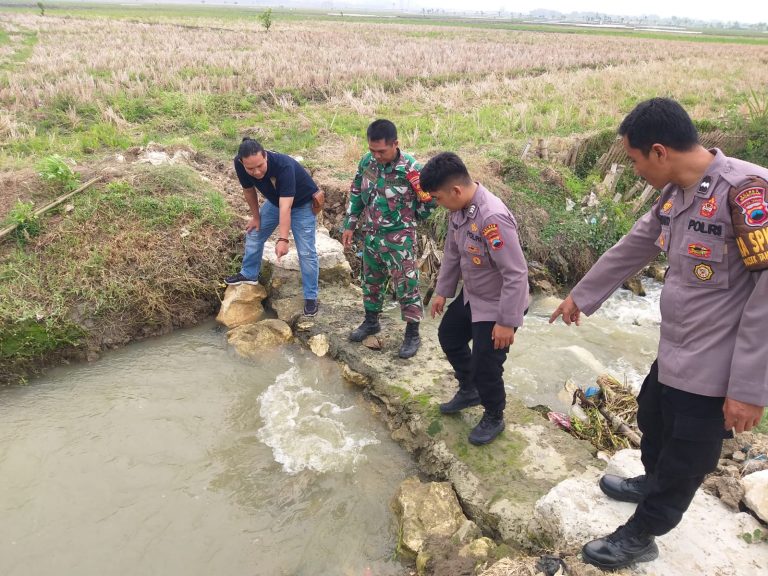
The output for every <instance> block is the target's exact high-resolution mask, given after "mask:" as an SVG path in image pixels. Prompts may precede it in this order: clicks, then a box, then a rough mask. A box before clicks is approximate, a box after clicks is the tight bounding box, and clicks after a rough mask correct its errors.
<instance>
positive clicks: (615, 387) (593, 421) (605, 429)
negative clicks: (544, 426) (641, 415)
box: [547, 375, 641, 454]
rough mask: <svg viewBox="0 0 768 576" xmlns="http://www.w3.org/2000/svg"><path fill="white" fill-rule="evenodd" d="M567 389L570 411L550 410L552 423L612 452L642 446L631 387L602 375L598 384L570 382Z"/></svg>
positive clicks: (566, 385) (635, 404) (549, 417)
mask: <svg viewBox="0 0 768 576" xmlns="http://www.w3.org/2000/svg"><path fill="white" fill-rule="evenodd" d="M565 389H566V391H567V392H568V393H569V395H570V396H571V397H572V398H573V402H572V405H571V410H570V414H564V413H562V412H548V413H547V418H548V419H549V420H550V422H554V423H555V424H557V425H558V426H560V427H561V428H563V429H564V430H566V431H567V432H569V433H570V434H571V435H572V436H574V437H576V438H579V439H581V440H589V441H590V442H591V443H592V445H593V446H594V447H595V448H597V449H598V450H600V451H603V452H607V453H609V454H612V453H614V452H617V451H618V450H622V449H624V448H637V447H639V446H640V438H641V434H640V431H639V430H638V429H637V400H636V399H635V395H634V394H633V393H632V391H631V390H630V389H629V387H628V386H625V385H624V384H622V383H621V382H619V381H618V380H616V379H615V378H613V377H612V376H608V375H602V376H600V377H599V378H598V379H597V383H596V385H594V386H589V387H588V388H586V389H582V388H580V387H579V386H577V385H576V384H575V383H573V382H571V381H569V382H567V383H566V384H565Z"/></svg>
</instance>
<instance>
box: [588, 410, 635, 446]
mask: <svg viewBox="0 0 768 576" xmlns="http://www.w3.org/2000/svg"><path fill="white" fill-rule="evenodd" d="M597 409H598V410H599V411H600V414H602V415H603V418H605V419H606V420H608V422H610V423H611V426H613V429H614V431H616V432H619V433H620V434H623V435H624V436H626V437H627V439H629V441H630V442H632V444H634V445H635V446H640V436H638V434H637V432H635V431H634V430H632V428H630V427H629V426H627V425H626V424H625V422H624V420H622V419H621V418H619V417H618V416H616V414H614V413H613V412H611V411H610V410H608V409H607V408H605V407H604V406H598V407H597Z"/></svg>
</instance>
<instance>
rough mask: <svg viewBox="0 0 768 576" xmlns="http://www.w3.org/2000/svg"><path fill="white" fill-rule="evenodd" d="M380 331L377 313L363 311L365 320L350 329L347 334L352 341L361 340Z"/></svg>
mask: <svg viewBox="0 0 768 576" xmlns="http://www.w3.org/2000/svg"><path fill="white" fill-rule="evenodd" d="M379 332H381V324H379V313H378V312H368V311H367V310H366V311H365V320H363V323H362V324H360V326H358V327H357V328H355V329H354V330H352V333H351V334H350V335H349V339H350V340H352V342H362V341H363V340H365V339H366V338H367V337H368V336H372V335H373V334H378V333H379Z"/></svg>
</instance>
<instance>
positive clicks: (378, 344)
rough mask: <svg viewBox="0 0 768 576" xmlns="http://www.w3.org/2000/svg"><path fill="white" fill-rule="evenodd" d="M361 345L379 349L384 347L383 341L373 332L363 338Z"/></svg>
mask: <svg viewBox="0 0 768 576" xmlns="http://www.w3.org/2000/svg"><path fill="white" fill-rule="evenodd" d="M363 346H365V347H366V348H370V349H371V350H381V349H382V348H384V342H383V341H382V339H381V338H379V337H378V336H376V335H375V334H373V335H371V336H367V337H366V338H365V340H363Z"/></svg>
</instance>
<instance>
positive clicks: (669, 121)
mask: <svg viewBox="0 0 768 576" xmlns="http://www.w3.org/2000/svg"><path fill="white" fill-rule="evenodd" d="M619 135H620V136H626V137H627V140H628V141H629V145H630V146H631V147H632V148H637V149H638V150H640V151H641V152H642V153H643V155H645V156H648V154H649V153H650V152H651V147H652V146H653V145H654V144H661V145H662V146H666V147H667V148H672V149H673V150H677V151H679V152H687V151H689V150H691V149H692V148H693V147H694V146H696V145H697V144H698V143H699V132H698V131H697V130H696V126H694V125H693V121H692V120H691V117H690V116H688V112H686V111H685V109H684V108H683V107H682V106H681V105H680V104H679V103H677V102H676V101H674V100H672V99H671V98H651V99H650V100H646V101H645V102H641V103H640V104H638V105H637V106H636V107H635V109H634V110H632V112H630V113H629V114H628V115H627V117H626V118H624V121H623V122H622V123H621V126H619Z"/></svg>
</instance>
